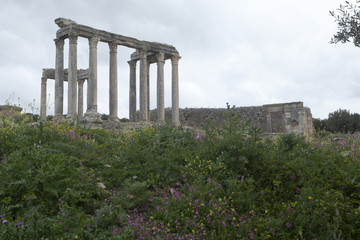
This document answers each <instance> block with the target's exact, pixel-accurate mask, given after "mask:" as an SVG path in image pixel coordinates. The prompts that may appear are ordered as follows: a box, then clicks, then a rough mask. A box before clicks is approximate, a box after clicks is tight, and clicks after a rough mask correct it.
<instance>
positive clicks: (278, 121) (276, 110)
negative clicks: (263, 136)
mask: <svg viewBox="0 0 360 240" xmlns="http://www.w3.org/2000/svg"><path fill="white" fill-rule="evenodd" d="M234 111H235V112H236V113H239V114H240V116H241V118H242V119H248V120H250V123H251V124H252V125H253V126H256V127H259V128H261V129H262V130H263V131H264V132H265V133H267V134H275V133H296V134H299V135H304V136H311V135H312V134H313V133H314V126H313V121H312V115H311V111H310V109H309V108H307V107H304V104H303V102H291V103H281V104H268V105H263V106H255V107H235V108H234ZM226 112H227V109H226V108H185V109H180V124H181V125H182V126H187V127H191V128H195V129H201V124H203V123H205V122H206V121H207V120H211V121H212V122H213V123H214V124H215V125H217V126H220V125H221V124H222V123H223V121H224V120H225V113H226ZM150 119H151V120H152V121H154V120H155V119H156V110H153V111H151V115H150ZM165 119H171V112H170V109H165Z"/></svg>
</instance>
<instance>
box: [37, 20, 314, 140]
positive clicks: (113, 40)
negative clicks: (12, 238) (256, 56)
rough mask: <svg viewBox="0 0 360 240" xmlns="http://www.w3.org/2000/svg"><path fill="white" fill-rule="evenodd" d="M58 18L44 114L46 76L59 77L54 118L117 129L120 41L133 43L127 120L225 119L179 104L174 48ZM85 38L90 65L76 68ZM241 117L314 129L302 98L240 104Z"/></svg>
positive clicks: (193, 122)
mask: <svg viewBox="0 0 360 240" xmlns="http://www.w3.org/2000/svg"><path fill="white" fill-rule="evenodd" d="M55 23H56V24H57V25H58V26H59V28H60V29H59V30H58V31H57V32H56V39H55V45H56V61H55V69H49V68H46V69H43V74H42V78H41V108H40V118H41V120H45V119H46V91H47V89H46V83H47V80H48V79H54V80H55V113H54V120H56V121H63V120H66V121H67V122H70V123H71V122H74V121H75V120H76V118H79V119H81V124H82V125H83V126H84V127H87V128H99V127H101V126H102V125H103V127H105V128H109V127H110V128H119V127H121V124H120V123H119V118H118V112H117V109H118V92H117V89H118V80H117V47H118V45H122V46H125V47H130V48H134V49H135V50H136V51H135V52H134V53H133V54H131V56H130V60H129V61H128V63H129V67H130V81H129V119H130V122H138V121H139V122H148V121H153V122H163V121H165V120H169V121H172V122H173V123H174V124H176V125H179V124H181V125H182V126H188V127H192V128H196V129H200V128H201V125H200V124H201V123H204V122H205V121H206V119H210V120H212V121H213V122H215V123H216V124H219V125H220V124H221V123H222V122H223V121H224V118H225V114H224V113H225V111H226V109H209V108H200V109H192V108H189V109H188V108H186V109H181V110H180V109H179V85H178V81H179V80H178V62H179V59H180V56H179V52H178V51H177V50H176V49H175V47H173V46H170V45H167V44H162V43H157V42H148V41H140V40H137V39H135V38H131V37H126V36H122V35H119V34H114V33H110V32H106V31H103V30H98V29H94V28H91V27H88V26H84V25H80V24H77V23H76V22H74V21H72V20H70V19H65V18H57V19H55ZM79 37H83V38H87V39H88V41H89V68H88V69H77V39H78V38H79ZM65 39H69V62H68V64H69V66H68V69H65V68H64V42H65ZM98 42H104V43H107V44H108V45H109V51H110V63H109V68H110V79H109V113H110V114H109V115H110V116H109V121H107V122H104V123H102V122H103V121H102V120H101V117H100V114H99V113H98V111H97V44H98ZM168 59H171V63H172V64H171V65H172V79H171V83H172V85H171V87H172V106H171V108H170V109H166V110H165V107H164V63H165V60H168ZM138 61H139V62H140V74H139V75H140V81H139V82H140V91H139V92H140V96H139V103H140V109H139V111H137V109H136V102H137V96H136V87H137V86H136V65H137V62H138ZM151 63H157V93H156V94H157V108H156V109H155V110H152V111H150V108H149V99H150V98H149V96H150V91H149V68H150V64H151ZM64 81H67V82H68V93H67V97H68V112H67V114H66V118H64V117H63V102H64ZM84 81H87V98H86V99H87V104H86V112H85V113H83V105H84V100H83V99H84V98H83V86H84ZM236 111H237V112H238V113H240V115H241V116H242V117H243V119H245V118H246V119H249V120H250V121H251V123H252V124H253V125H255V126H257V127H260V128H262V129H263V130H264V132H266V133H269V134H271V133H290V132H294V133H297V134H301V135H305V136H310V135H311V134H312V133H313V132H314V128H313V122H312V115H311V112H310V109H309V108H307V107H304V105H303V103H302V102H292V103H281V104H268V105H263V106H258V107H240V108H236Z"/></svg>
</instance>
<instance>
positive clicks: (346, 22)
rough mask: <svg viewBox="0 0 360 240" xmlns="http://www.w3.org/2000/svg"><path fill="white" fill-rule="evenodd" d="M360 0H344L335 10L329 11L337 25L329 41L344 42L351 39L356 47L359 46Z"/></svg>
mask: <svg viewBox="0 0 360 240" xmlns="http://www.w3.org/2000/svg"><path fill="white" fill-rule="evenodd" d="M359 5H360V0H356V3H350V2H349V1H345V4H341V5H340V7H339V8H338V9H337V10H335V11H330V14H331V16H333V17H334V18H335V22H336V23H337V25H338V32H337V33H336V34H335V35H334V36H333V37H332V38H331V41H330V43H338V42H341V43H346V42H350V40H352V41H353V43H354V45H355V46H356V47H360V6H359Z"/></svg>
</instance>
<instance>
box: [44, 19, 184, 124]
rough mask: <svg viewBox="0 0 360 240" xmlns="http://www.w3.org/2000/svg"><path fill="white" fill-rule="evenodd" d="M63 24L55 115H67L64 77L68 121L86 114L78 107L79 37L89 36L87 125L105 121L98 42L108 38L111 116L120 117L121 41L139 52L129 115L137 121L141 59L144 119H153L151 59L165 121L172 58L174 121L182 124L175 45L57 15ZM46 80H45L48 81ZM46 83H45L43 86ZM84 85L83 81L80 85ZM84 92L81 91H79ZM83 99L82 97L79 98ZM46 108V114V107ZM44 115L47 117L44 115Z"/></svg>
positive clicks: (132, 75)
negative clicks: (101, 108)
mask: <svg viewBox="0 0 360 240" xmlns="http://www.w3.org/2000/svg"><path fill="white" fill-rule="evenodd" d="M55 23H56V24H57V25H58V26H59V28H60V29H59V30H58V31H57V32H56V39H55V45H56V61H55V70H54V78H55V114H54V115H55V116H54V117H55V119H57V118H61V117H62V115H63V101H64V81H65V78H67V79H68V94H67V96H68V113H67V115H66V119H67V121H68V122H73V121H75V118H76V117H78V116H82V113H81V110H80V109H79V108H78V107H77V102H78V98H77V82H78V81H79V74H81V73H79V71H78V69H77V40H78V38H79V37H83V38H87V39H88V41H89V68H88V70H87V71H88V72H87V78H86V79H87V86H88V87H87V110H86V113H85V114H84V117H83V118H81V122H82V124H83V125H84V126H86V127H91V128H96V127H100V125H101V122H102V120H101V118H100V114H99V113H98V112H97V85H98V83H97V45H98V43H99V42H104V43H107V44H108V45H109V54H110V64H109V65H110V67H109V68H110V74H109V75H110V79H109V112H110V120H112V121H119V119H118V113H117V108H118V87H117V82H118V80H117V47H118V46H119V45H121V46H126V47H130V48H134V49H135V50H136V51H135V53H133V54H131V56H130V61H128V63H129V67H130V84H129V85H130V87H129V118H130V121H135V115H136V101H137V96H136V63H137V62H138V61H139V62H140V69H139V72H140V74H139V75H140V81H139V82H140V91H139V92H140V96H139V102H140V119H139V120H140V121H143V122H147V121H149V115H150V114H149V112H150V109H149V106H150V103H149V101H150V87H149V86H150V83H149V81H150V80H149V69H150V64H151V63H157V66H158V71H157V74H158V75H157V109H158V116H157V121H158V122H162V121H164V63H165V61H166V60H167V59H171V63H172V64H171V67H172V78H171V83H172V85H171V87H172V122H173V123H174V124H179V84H178V61H179V59H180V56H179V52H178V51H177V50H176V48H175V47H173V46H171V45H168V44H163V43H158V42H148V41H140V40H138V39H136V38H131V37H126V36H123V35H119V34H115V33H110V32H106V31H103V30H98V29H95V28H91V27H88V26H84V25H80V24H77V23H76V22H75V21H73V20H70V19H65V18H57V19H55ZM65 39H69V61H68V64H69V66H68V71H67V76H66V72H65V71H64V40H65ZM44 72H45V75H47V76H52V71H51V70H49V71H47V70H44ZM44 79H45V77H43V81H42V93H41V95H42V96H43V93H45V95H46V90H43V89H44V88H45V89H46V81H44ZM44 82H45V83H44ZM43 85H45V86H43ZM79 89H80V85H79ZM79 94H80V93H79ZM44 99H46V97H42V106H43V103H44V104H45V105H44V106H45V108H43V109H46V100H45V102H43V100H44ZM79 101H80V98H79ZM43 111H45V113H44V112H42V115H43V114H45V116H46V110H43ZM42 119H43V118H42Z"/></svg>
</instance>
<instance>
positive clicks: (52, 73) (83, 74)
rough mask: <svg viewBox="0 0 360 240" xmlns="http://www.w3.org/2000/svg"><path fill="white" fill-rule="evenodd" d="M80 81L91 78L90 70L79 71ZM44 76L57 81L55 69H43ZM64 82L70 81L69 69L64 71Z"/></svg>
mask: <svg viewBox="0 0 360 240" xmlns="http://www.w3.org/2000/svg"><path fill="white" fill-rule="evenodd" d="M77 74H78V80H85V79H88V78H89V70H88V69H79V70H78V72H77ZM43 76H44V77H46V78H47V79H55V69H53V68H43ZM64 81H65V82H67V81H68V69H67V68H66V69H64Z"/></svg>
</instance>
